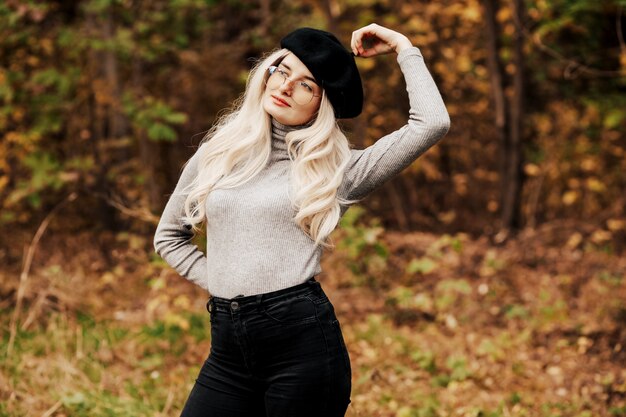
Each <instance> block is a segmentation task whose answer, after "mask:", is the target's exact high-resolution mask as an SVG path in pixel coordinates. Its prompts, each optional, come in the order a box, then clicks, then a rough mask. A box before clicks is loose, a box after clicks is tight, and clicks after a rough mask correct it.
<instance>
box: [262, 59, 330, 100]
mask: <svg viewBox="0 0 626 417" xmlns="http://www.w3.org/2000/svg"><path fill="white" fill-rule="evenodd" d="M267 71H268V72H269V73H270V75H269V77H268V79H267V81H265V85H266V86H267V87H268V88H272V89H273V88H278V87H280V86H281V85H283V84H285V81H287V80H288V78H289V77H288V76H287V73H286V72H285V71H284V70H282V69H281V68H278V67H277V66H275V65H272V66H271V67H269V68H268V69H267ZM313 97H321V95H316V94H315V90H314V89H313V87H311V85H310V84H308V83H306V82H304V81H297V82H296V83H295V85H294V87H293V92H292V93H291V98H292V99H293V101H295V102H296V103H297V104H298V105H300V106H305V105H307V104H309V103H310V102H311V100H313Z"/></svg>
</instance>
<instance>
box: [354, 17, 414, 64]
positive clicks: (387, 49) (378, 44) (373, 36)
mask: <svg viewBox="0 0 626 417" xmlns="http://www.w3.org/2000/svg"><path fill="white" fill-rule="evenodd" d="M363 44H365V45H363ZM411 46H413V44H411V41H410V40H409V38H407V37H406V36H404V35H403V34H401V33H399V32H396V31H393V30H391V29H388V28H386V27H383V26H380V25H377V24H376V23H372V24H369V25H367V26H364V27H362V28H360V29H357V30H355V31H354V32H352V40H351V41H350V47H351V48H352V52H353V53H354V55H355V56H360V57H363V58H369V57H373V56H376V55H382V54H388V53H391V52H396V53H400V51H401V50H403V49H406V48H409V47H411Z"/></svg>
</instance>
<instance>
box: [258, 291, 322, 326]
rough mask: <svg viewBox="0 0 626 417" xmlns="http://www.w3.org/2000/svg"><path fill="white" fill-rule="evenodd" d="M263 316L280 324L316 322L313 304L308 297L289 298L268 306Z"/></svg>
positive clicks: (264, 309)
mask: <svg viewBox="0 0 626 417" xmlns="http://www.w3.org/2000/svg"><path fill="white" fill-rule="evenodd" d="M262 311H263V315H264V316H266V317H268V318H269V319H270V320H272V321H274V322H276V323H280V324H303V323H312V322H315V321H316V320H317V314H316V309H315V303H314V302H313V300H311V299H310V298H309V297H308V296H299V297H294V298H289V299H286V300H282V301H279V302H276V303H272V304H269V305H267V306H265V307H264V308H263V310H262Z"/></svg>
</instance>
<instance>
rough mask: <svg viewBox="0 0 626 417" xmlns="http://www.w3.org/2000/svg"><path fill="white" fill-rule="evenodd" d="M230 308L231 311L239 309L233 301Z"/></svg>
mask: <svg viewBox="0 0 626 417" xmlns="http://www.w3.org/2000/svg"><path fill="white" fill-rule="evenodd" d="M230 308H232V309H233V310H237V309H238V308H239V303H238V302H237V301H233V302H232V303H230Z"/></svg>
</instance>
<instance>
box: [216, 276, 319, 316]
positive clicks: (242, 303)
mask: <svg viewBox="0 0 626 417" xmlns="http://www.w3.org/2000/svg"><path fill="white" fill-rule="evenodd" d="M319 288H321V284H320V283H319V281H317V280H316V279H315V276H312V277H310V278H309V279H307V280H306V281H305V282H303V283H302V284H297V285H294V286H292V287H287V288H283V289H280V290H276V291H270V292H266V293H263V294H256V295H248V296H243V295H238V296H236V297H233V298H222V297H215V296H211V297H209V301H208V302H207V310H209V311H211V310H212V308H213V307H212V306H211V305H213V306H214V305H216V304H218V305H222V306H228V307H230V308H233V307H234V308H235V309H237V310H238V309H242V308H246V307H247V306H249V305H254V306H259V305H263V304H267V303H271V302H276V301H280V300H283V299H286V298H289V297H293V296H297V295H301V294H305V293H306V292H308V291H311V289H319Z"/></svg>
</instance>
